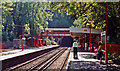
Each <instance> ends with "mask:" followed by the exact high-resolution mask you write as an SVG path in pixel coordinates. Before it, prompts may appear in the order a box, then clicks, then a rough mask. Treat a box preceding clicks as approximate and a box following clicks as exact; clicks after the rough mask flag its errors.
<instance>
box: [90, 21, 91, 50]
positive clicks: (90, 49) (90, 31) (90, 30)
mask: <svg viewBox="0 0 120 71" xmlns="http://www.w3.org/2000/svg"><path fill="white" fill-rule="evenodd" d="M90 52H91V23H90Z"/></svg>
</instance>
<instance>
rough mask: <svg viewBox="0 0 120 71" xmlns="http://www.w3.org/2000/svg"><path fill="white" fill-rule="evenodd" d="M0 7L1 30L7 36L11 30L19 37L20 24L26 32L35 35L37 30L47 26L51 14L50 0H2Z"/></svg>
mask: <svg viewBox="0 0 120 71" xmlns="http://www.w3.org/2000/svg"><path fill="white" fill-rule="evenodd" d="M2 9H3V10H2V14H3V15H2V20H3V22H2V25H3V32H7V35H8V36H9V33H11V32H12V33H13V34H14V35H15V37H14V38H19V37H21V35H22V26H25V33H26V34H28V35H29V34H31V35H32V36H35V34H37V33H38V30H40V29H43V30H44V28H47V27H48V21H52V16H53V14H52V12H51V11H50V2H25V3H24V2H3V3H2ZM3 38H4V37H3ZM9 38H10V37H9ZM8 40H10V39H8ZM3 41H4V40H3Z"/></svg>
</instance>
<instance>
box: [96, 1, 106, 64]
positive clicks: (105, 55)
mask: <svg viewBox="0 0 120 71" xmlns="http://www.w3.org/2000/svg"><path fill="white" fill-rule="evenodd" d="M98 4H99V5H104V6H105V20H106V36H105V37H106V44H105V47H106V48H105V51H106V53H105V58H106V59H105V63H106V64H107V63H108V49H107V4H106V3H98Z"/></svg>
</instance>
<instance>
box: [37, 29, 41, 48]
mask: <svg viewBox="0 0 120 71" xmlns="http://www.w3.org/2000/svg"><path fill="white" fill-rule="evenodd" d="M37 41H38V43H37V45H38V47H39V45H40V44H39V42H40V41H39V30H38V39H37Z"/></svg>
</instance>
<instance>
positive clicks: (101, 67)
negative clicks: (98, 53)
mask: <svg viewBox="0 0 120 71" xmlns="http://www.w3.org/2000/svg"><path fill="white" fill-rule="evenodd" d="M77 55H78V59H74V58H73V52H72V51H71V52H70V55H69V59H68V63H67V66H66V69H68V71H73V70H74V71H76V70H77V71H78V70H81V71H106V70H109V71H113V70H115V71H120V65H116V64H114V63H108V64H105V60H103V61H102V62H103V63H102V64H101V63H100V60H98V59H94V58H93V57H94V55H95V53H92V52H82V51H78V52H77Z"/></svg>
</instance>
